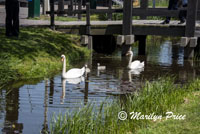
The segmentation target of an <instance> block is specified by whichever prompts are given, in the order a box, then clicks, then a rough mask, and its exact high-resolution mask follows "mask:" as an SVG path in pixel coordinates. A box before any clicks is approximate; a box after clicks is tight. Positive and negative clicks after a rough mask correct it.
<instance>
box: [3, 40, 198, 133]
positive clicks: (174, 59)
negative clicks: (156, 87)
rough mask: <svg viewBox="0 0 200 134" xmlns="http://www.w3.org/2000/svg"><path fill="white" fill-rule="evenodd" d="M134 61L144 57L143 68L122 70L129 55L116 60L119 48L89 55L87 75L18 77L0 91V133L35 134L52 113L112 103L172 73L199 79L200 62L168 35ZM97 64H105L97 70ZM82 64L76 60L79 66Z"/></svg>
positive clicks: (151, 43)
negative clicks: (188, 56) (72, 77)
mask: <svg viewBox="0 0 200 134" xmlns="http://www.w3.org/2000/svg"><path fill="white" fill-rule="evenodd" d="M133 53H134V59H139V60H141V61H145V67H144V69H143V70H138V71H134V72H133V71H130V70H129V69H127V64H128V60H129V59H128V58H121V56H120V54H121V52H120V49H118V50H116V51H115V52H114V53H113V55H103V54H95V53H94V54H93V56H92V58H91V59H90V60H89V61H88V62H87V64H88V66H89V68H90V69H91V72H90V73H89V74H88V75H87V77H82V78H80V79H75V80H73V81H66V80H62V79H61V75H60V74H58V75H56V76H55V77H52V78H48V79H45V80H31V81H20V82H16V83H13V84H11V85H8V86H7V88H5V89H3V90H1V91H0V129H1V130H0V133H6V134H8V133H9V134H11V133H24V134H37V133H41V131H42V130H44V129H49V128H50V124H49V123H50V121H51V117H52V115H53V114H54V113H56V114H58V113H59V112H63V113H64V112H65V111H66V110H69V111H71V112H73V110H76V109H77V108H80V107H82V106H84V105H86V104H88V103H94V104H95V105H100V104H101V102H103V101H105V99H106V101H107V102H109V101H110V102H112V101H113V100H114V99H116V98H118V97H119V96H121V95H123V94H127V93H130V92H134V91H136V90H140V87H141V84H142V83H144V81H145V80H150V81H151V80H154V79H156V78H158V77H160V76H162V77H164V76H166V75H173V76H176V77H177V82H179V83H185V82H187V81H188V80H190V79H194V78H196V77H199V75H200V69H199V66H200V62H193V61H186V60H184V57H183V54H184V49H183V48H180V47H179V46H178V43H177V42H176V41H174V40H171V41H169V39H167V40H165V39H161V38H152V39H151V40H149V42H148V45H147V55H146V56H137V46H134V47H133ZM97 63H100V64H101V65H103V66H106V69H105V70H98V69H97ZM84 64H85V63H82V62H80V63H77V65H75V67H82V66H83V65H84Z"/></svg>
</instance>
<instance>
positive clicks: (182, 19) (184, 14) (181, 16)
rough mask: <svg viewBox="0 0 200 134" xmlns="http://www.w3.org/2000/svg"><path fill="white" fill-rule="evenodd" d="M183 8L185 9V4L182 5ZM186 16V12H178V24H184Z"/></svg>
mask: <svg viewBox="0 0 200 134" xmlns="http://www.w3.org/2000/svg"><path fill="white" fill-rule="evenodd" d="M183 7H187V4H184V5H183ZM186 15H187V12H186V11H180V13H179V19H180V22H179V24H183V23H185V18H186Z"/></svg>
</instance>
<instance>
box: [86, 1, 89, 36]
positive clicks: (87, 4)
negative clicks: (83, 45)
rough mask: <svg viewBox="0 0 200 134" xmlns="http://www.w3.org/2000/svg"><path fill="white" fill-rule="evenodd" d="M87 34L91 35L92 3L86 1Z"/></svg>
mask: <svg viewBox="0 0 200 134" xmlns="http://www.w3.org/2000/svg"><path fill="white" fill-rule="evenodd" d="M86 34H87V35H90V3H86Z"/></svg>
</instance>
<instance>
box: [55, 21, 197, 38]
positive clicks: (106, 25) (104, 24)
mask: <svg viewBox="0 0 200 134" xmlns="http://www.w3.org/2000/svg"><path fill="white" fill-rule="evenodd" d="M162 21H163V20H133V21H132V28H133V30H132V34H134V35H161V36H162V35H164V36H184V35H185V23H184V24H178V23H179V21H170V24H165V25H163V24H160V23H161V22H162ZM90 23H91V35H113V34H122V21H91V22H90ZM55 24H56V29H57V30H60V31H63V32H65V33H68V34H81V35H84V34H86V33H85V27H86V26H85V25H86V22H85V21H73V22H55ZM196 27H197V28H198V29H200V23H199V22H197V23H196ZM196 36H199V34H198V32H197V34H196Z"/></svg>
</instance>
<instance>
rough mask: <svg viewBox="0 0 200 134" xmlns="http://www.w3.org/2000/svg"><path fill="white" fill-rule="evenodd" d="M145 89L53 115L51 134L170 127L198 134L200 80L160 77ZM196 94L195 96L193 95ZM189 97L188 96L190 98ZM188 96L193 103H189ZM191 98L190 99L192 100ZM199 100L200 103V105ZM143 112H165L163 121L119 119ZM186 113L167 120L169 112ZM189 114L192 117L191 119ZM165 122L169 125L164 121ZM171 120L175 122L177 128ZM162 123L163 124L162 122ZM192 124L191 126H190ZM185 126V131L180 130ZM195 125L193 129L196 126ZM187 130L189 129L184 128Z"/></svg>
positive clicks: (126, 133) (131, 132) (127, 133)
mask: <svg viewBox="0 0 200 134" xmlns="http://www.w3.org/2000/svg"><path fill="white" fill-rule="evenodd" d="M142 89H143V90H142V91H140V92H138V93H133V94H131V95H128V96H127V97H126V98H124V99H123V100H117V101H115V102H113V103H112V104H108V103H106V101H105V103H102V105H101V106H100V107H96V106H94V105H92V104H90V105H88V106H85V107H83V108H80V109H79V110H78V111H75V112H74V113H69V112H67V113H66V114H65V115H64V116H63V115H62V114H59V115H58V116H54V117H53V118H52V122H51V129H50V132H51V133H52V134H58V133H59V134H60V133H69V134H78V133H81V134H88V133H96V134H103V133H109V134H135V133H148V132H151V133H159V131H157V130H156V129H154V128H157V127H158V128H159V130H160V132H163V133H168V131H169V130H168V129H169V128H171V130H170V131H171V133H173V129H176V131H177V132H180V133H182V132H189V133H190V132H191V133H198V132H199V129H198V125H197V124H195V125H194V123H196V122H193V121H194V120H196V121H197V123H198V122H199V120H200V116H199V110H198V109H199V102H198V99H199V97H200V94H199V91H200V80H199V79H197V80H195V81H192V82H191V83H190V84H185V85H177V84H175V83H174V79H173V78H170V77H167V78H160V79H158V80H156V81H153V82H146V84H145V85H144V87H143V88H142ZM194 94H195V95H196V96H195V97H194ZM188 96H189V97H188ZM186 99H188V100H189V102H190V103H186V101H185V100H186ZM190 100H191V101H190ZM197 102H198V104H197ZM122 110H123V111H126V112H127V113H130V112H133V111H134V112H142V114H144V115H149V114H151V113H154V114H155V115H162V116H163V118H162V120H156V121H152V120H133V119H131V115H129V114H128V118H127V119H126V120H124V121H121V120H119V119H118V112H120V111H122ZM168 111H173V112H174V113H180V114H186V115H187V118H186V120H182V121H176V120H166V121H165V120H164V117H165V116H166V112H168ZM189 117H190V118H189ZM165 122H166V124H164V123H165ZM171 123H173V124H176V126H177V128H176V127H175V126H173V125H172V124H171ZM160 124H161V125H160ZM189 126H191V128H190V127H189ZM179 128H180V129H182V130H179ZM193 128H194V129H193ZM185 129H186V131H184V130H185Z"/></svg>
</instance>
